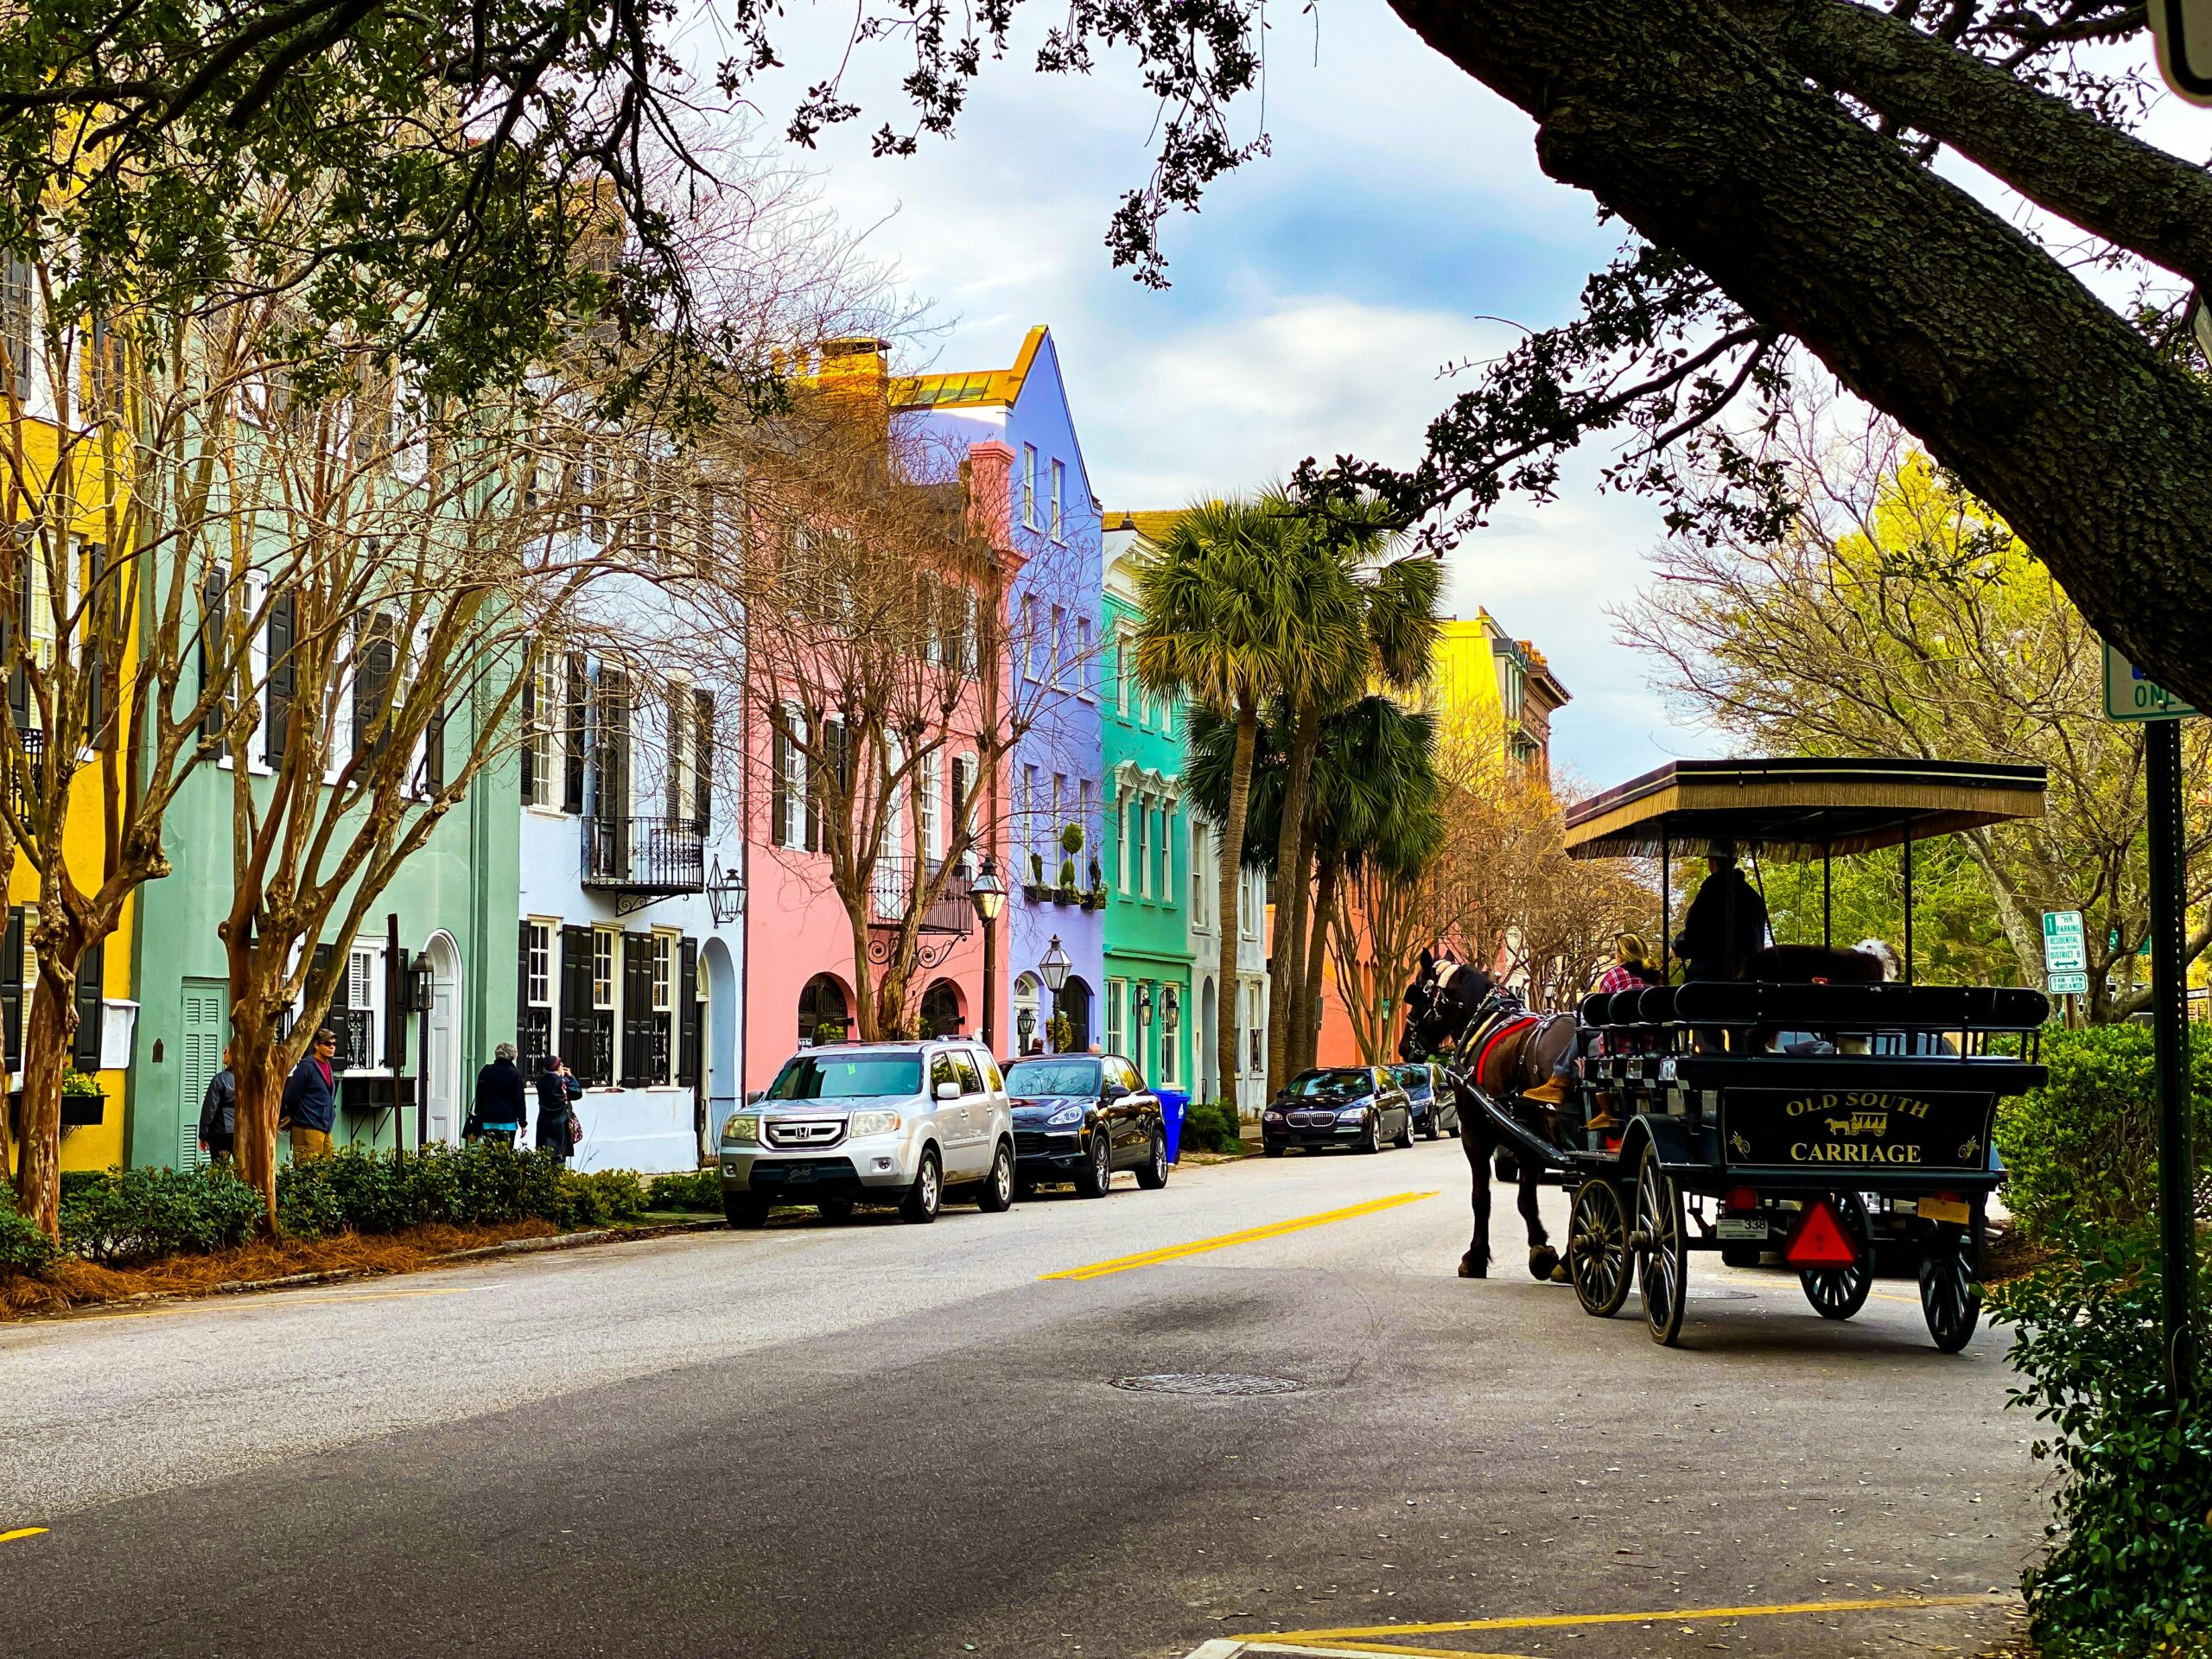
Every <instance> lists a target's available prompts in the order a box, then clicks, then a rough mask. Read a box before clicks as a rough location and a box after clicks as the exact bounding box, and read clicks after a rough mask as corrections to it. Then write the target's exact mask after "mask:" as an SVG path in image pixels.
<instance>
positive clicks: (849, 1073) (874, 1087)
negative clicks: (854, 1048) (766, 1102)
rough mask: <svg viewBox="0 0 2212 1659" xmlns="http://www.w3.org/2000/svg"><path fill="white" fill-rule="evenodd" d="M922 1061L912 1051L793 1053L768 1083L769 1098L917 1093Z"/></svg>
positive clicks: (838, 1098)
mask: <svg viewBox="0 0 2212 1659" xmlns="http://www.w3.org/2000/svg"><path fill="white" fill-rule="evenodd" d="M921 1091H922V1062H921V1058H920V1057H919V1056H918V1055H914V1054H855V1055H851V1056H831V1055H822V1054H795V1055H793V1056H792V1057H791V1058H790V1059H788V1060H785V1062H784V1069H783V1070H782V1071H779V1072H778V1073H777V1074H776V1081H775V1082H774V1083H773V1084H772V1085H770V1087H769V1090H768V1096H767V1097H768V1098H769V1099H770V1100H861V1099H863V1098H865V1097H867V1096H871V1095H918V1094H919V1093H921Z"/></svg>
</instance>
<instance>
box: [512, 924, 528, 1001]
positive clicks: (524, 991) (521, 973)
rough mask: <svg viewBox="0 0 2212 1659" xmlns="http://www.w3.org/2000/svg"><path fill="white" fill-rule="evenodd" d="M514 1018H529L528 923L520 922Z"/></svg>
mask: <svg viewBox="0 0 2212 1659" xmlns="http://www.w3.org/2000/svg"><path fill="white" fill-rule="evenodd" d="M515 1018H516V1019H517V1020H521V1021H527V1020H529V1018H530V924H529V923H528V922H524V923H523V924H522V950H521V953H520V955H519V957H518V965H517V971H516V973H515Z"/></svg>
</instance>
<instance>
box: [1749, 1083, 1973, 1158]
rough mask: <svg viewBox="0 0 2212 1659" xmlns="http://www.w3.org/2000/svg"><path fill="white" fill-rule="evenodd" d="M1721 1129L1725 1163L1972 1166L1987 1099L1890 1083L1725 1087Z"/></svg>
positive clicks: (1970, 1094) (1953, 1091)
mask: <svg viewBox="0 0 2212 1659" xmlns="http://www.w3.org/2000/svg"><path fill="white" fill-rule="evenodd" d="M1724 1100H1725V1102H1726V1103H1725V1105H1724V1107H1723V1109H1722V1110H1723V1117H1722V1120H1721V1135H1722V1138H1723V1140H1724V1141H1725V1142H1726V1146H1727V1148H1728V1154H1727V1156H1728V1161H1729V1162H1730V1163H1732V1164H1764V1165H1769V1166H1772V1165H1794V1166H1798V1167H1801V1168H1806V1167H1827V1168H1849V1167H1853V1166H1866V1167H1873V1168H1882V1169H1937V1170H1942V1169H1975V1170H1978V1169H1980V1168H1981V1167H1983V1164H1984V1154H1986V1150H1987V1141H1986V1139H1985V1138H1984V1137H1985V1136H1986V1135H1987V1133H1988V1129H1989V1110H1990V1107H1991V1105H1992V1104H1993V1100H1992V1097H1991V1096H1989V1095H1987V1094H1986V1093H1981V1092H1972V1093H1968V1092H1964V1091H1955V1090H1942V1091H1937V1090H1925V1091H1915V1092H1912V1093H1904V1092H1902V1091H1899V1090H1891V1089H1867V1090H1856V1089H1810V1090H1806V1089H1731V1090H1728V1091H1727V1093H1726V1096H1724Z"/></svg>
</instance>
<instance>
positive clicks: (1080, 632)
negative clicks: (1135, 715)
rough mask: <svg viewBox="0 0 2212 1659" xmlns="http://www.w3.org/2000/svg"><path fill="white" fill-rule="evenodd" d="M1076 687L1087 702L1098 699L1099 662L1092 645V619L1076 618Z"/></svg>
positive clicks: (1077, 691) (1078, 694) (1085, 617)
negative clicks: (1095, 657)
mask: <svg viewBox="0 0 2212 1659" xmlns="http://www.w3.org/2000/svg"><path fill="white" fill-rule="evenodd" d="M1075 689H1076V695H1077V696H1079V697H1081V698H1082V699H1083V700H1084V702H1097V701H1098V664H1097V663H1096V660H1095V659H1094V655H1093V652H1092V650H1091V645H1090V618H1089V617H1087V616H1078V617H1077V618H1076V620H1075Z"/></svg>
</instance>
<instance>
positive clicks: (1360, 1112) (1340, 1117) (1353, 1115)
mask: <svg viewBox="0 0 2212 1659" xmlns="http://www.w3.org/2000/svg"><path fill="white" fill-rule="evenodd" d="M1365 1116H1367V1103H1366V1102H1364V1101H1362V1102H1361V1103H1359V1104H1358V1105H1357V1106H1347V1107H1345V1108H1344V1109H1343V1110H1342V1111H1340V1112H1338V1114H1337V1122H1339V1123H1357V1122H1359V1120H1360V1119H1361V1118H1363V1117H1365Z"/></svg>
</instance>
